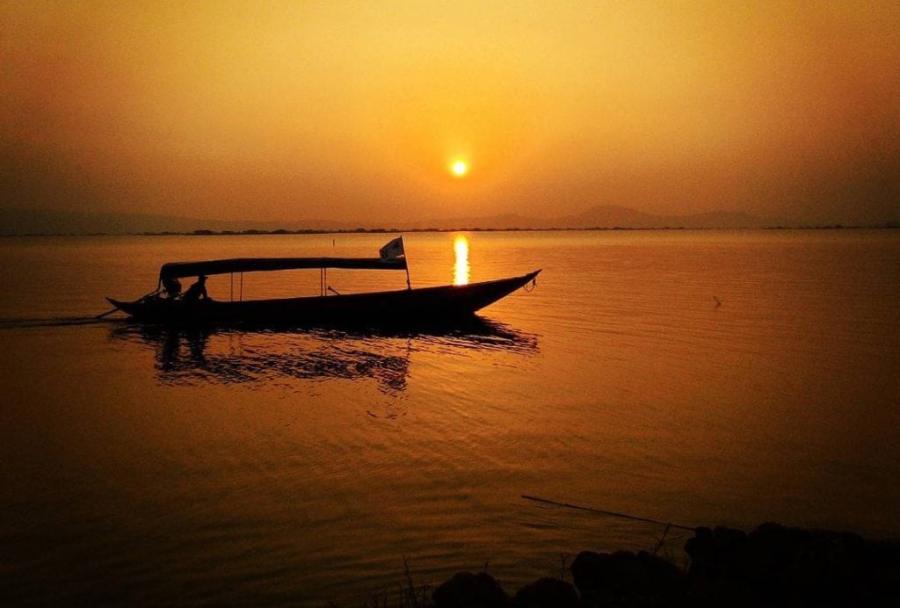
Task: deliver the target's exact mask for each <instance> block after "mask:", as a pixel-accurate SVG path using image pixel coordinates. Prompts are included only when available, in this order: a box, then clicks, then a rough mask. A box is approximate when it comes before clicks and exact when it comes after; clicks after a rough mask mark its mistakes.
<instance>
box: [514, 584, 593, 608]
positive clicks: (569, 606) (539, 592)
mask: <svg viewBox="0 0 900 608" xmlns="http://www.w3.org/2000/svg"><path fill="white" fill-rule="evenodd" d="M513 606H515V608H578V606H579V603H578V592H577V591H576V590H575V587H573V586H572V585H571V584H569V583H567V582H565V581H561V580H559V579H558V578H542V579H540V580H537V581H535V582H533V583H531V584H530V585H525V586H524V587H522V588H521V589H519V592H518V593H516V597H515V600H514V601H513Z"/></svg>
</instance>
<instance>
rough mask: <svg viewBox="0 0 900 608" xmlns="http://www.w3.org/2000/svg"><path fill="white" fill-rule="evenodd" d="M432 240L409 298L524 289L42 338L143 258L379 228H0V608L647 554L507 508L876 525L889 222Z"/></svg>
mask: <svg viewBox="0 0 900 608" xmlns="http://www.w3.org/2000/svg"><path fill="white" fill-rule="evenodd" d="M458 236H459V235H454V234H430V233H417V234H412V235H407V237H406V251H407V255H408V258H409V266H410V272H411V275H412V282H413V286H414V287H422V286H429V285H440V284H449V283H461V282H466V281H472V282H474V281H481V280H487V279H492V278H500V277H506V276H514V275H520V274H524V273H526V272H529V271H531V270H535V269H537V268H543V272H542V274H541V275H540V276H539V278H538V283H537V287H536V289H534V290H533V291H531V292H529V293H526V292H525V291H521V290H520V291H518V292H516V293H515V294H513V295H511V296H510V297H508V298H506V299H504V300H501V301H500V302H498V303H497V304H495V305H493V306H491V307H490V308H488V309H486V310H484V311H483V312H482V314H481V319H482V321H481V322H478V323H475V324H470V325H468V326H464V327H461V328H459V329H457V330H454V331H450V332H436V333H427V332H426V333H416V332H411V333H403V332H394V333H378V332H368V333H363V334H360V333H347V332H341V331H338V330H314V331H309V330H286V331H272V330H258V331H241V330H236V329H231V330H219V331H195V332H189V331H178V330H171V329H165V328H159V327H157V328H154V327H140V326H137V325H134V324H130V323H128V322H125V321H121V320H119V321H108V322H98V323H86V324H71V323H72V322H73V320H74V319H82V318H84V317H86V316H90V315H94V314H97V313H99V312H103V311H105V310H106V309H107V308H108V306H107V304H106V302H105V300H104V299H103V298H104V296H113V297H118V298H123V299H129V298H137V297H139V296H140V295H142V294H144V293H146V292H148V291H150V290H151V289H153V288H154V287H155V285H156V280H157V273H158V271H159V266H160V265H161V264H163V263H164V262H167V261H175V260H189V259H215V258H229V257H241V256H320V255H340V256H372V255H375V254H376V252H377V250H378V247H379V246H381V245H383V244H384V242H385V241H386V240H387V237H385V235H350V234H341V235H305V236H242V237H94V238H90V237H83V238H82V237H77V238H76V237H72V238H51V237H47V238H7V239H0V278H2V284H3V286H4V288H3V295H2V296H0V339H2V342H3V348H2V349H0V394H2V395H3V406H2V407H0V416H2V423H0V463H2V464H0V512H2V514H3V515H2V517H0V546H2V547H3V550H2V551H3V560H2V575H0V581H2V587H0V597H3V598H6V601H9V602H10V603H12V604H38V603H45V604H59V603H73V602H82V603H86V604H99V603H114V604H155V603H182V604H184V603H213V604H238V603H243V604H252V605H266V604H284V603H291V604H299V605H310V606H321V605H324V604H325V603H326V602H328V601H338V602H340V603H341V605H359V604H360V603H362V602H363V601H364V600H365V599H367V598H368V597H369V595H370V594H371V593H373V592H377V591H380V590H382V589H385V588H391V589H393V588H396V586H397V584H398V581H399V580H400V579H401V576H402V572H403V559H404V557H405V558H406V559H407V560H408V563H409V565H410V568H411V570H412V573H413V575H414V577H415V578H416V580H417V581H418V582H423V583H424V582H429V581H430V582H439V581H441V580H443V579H445V578H446V577H447V576H448V575H450V574H452V573H453V572H455V571H457V570H460V569H471V570H479V569H480V568H481V567H482V566H483V565H484V564H485V562H489V564H490V566H489V567H490V570H491V572H492V573H494V574H495V575H497V576H498V578H501V579H502V580H503V581H504V582H505V583H507V584H509V585H510V586H514V585H516V584H520V583H523V582H526V581H529V580H532V579H533V578H535V577H537V576H546V575H551V576H552V575H555V574H557V573H558V572H559V568H560V554H561V553H562V554H568V555H570V556H571V554H572V553H573V552H577V551H579V550H581V549H585V548H592V549H597V550H615V549H620V548H633V549H646V548H649V547H652V546H653V545H654V544H655V542H656V540H657V538H658V536H659V533H660V530H659V529H658V528H655V527H653V526H646V525H643V524H637V523H631V522H623V521H621V520H616V519H609V518H602V517H598V516H593V515H587V514H583V513H578V512H571V511H563V510H555V509H546V508H541V507H538V506H536V505H534V504H530V503H528V502H526V501H523V500H521V498H520V496H521V495H522V494H534V495H539V496H545V497H548V498H553V499H559V500H567V501H571V502H579V503H584V504H589V505H593V506H597V507H600V508H604V509H609V510H613V511H621V512H628V513H635V514H639V515H643V516H646V517H651V518H655V519H660V520H663V521H673V522H678V523H682V524H687V525H701V524H702V525H710V524H729V525H733V526H737V527H749V526H752V525H755V524H757V523H759V522H761V521H767V520H776V521H780V522H784V523H787V524H795V525H803V526H821V527H830V528H838V529H848V530H854V531H857V532H860V533H863V534H866V535H873V536H883V535H888V536H891V535H893V536H897V535H900V525H898V521H900V512H898V505H900V490H898V488H900V486H898V484H897V479H900V410H898V407H897V405H898V403H897V396H898V394H900V374H898V361H900V329H898V327H900V326H898V308H897V300H898V295H900V265H898V264H897V260H898V259H900V234H898V233H897V232H896V231H892V230H881V231H856V230H843V231H796V232H795V231H699V232H691V231H678V232H673V231H668V232H652V231H643V232H564V233H555V232H533V233H527V234H525V233H489V234H488V233H473V234H468V235H463V236H465V237H466V239H467V240H466V241H464V242H465V243H466V246H465V247H464V248H463V247H462V246H461V245H456V246H455V242H456V241H455V239H456V238H457V237H458ZM463 250H464V252H465V253H466V254H467V265H466V264H463V262H462V260H461V259H457V258H455V257H454V256H455V255H456V256H460V255H461V254H462V253H463ZM328 276H329V284H330V285H332V286H333V287H334V288H335V289H336V290H338V291H340V292H341V293H349V292H354V291H372V290H380V289H403V288H405V276H404V275H403V273H402V272H401V273H384V272H358V271H330V272H329V275H328ZM317 281H318V273H316V272H288V273H274V274H271V275H269V274H266V275H260V276H255V275H254V276H251V275H247V276H245V277H244V281H243V285H242V286H241V285H237V284H232V283H231V282H230V280H229V278H228V277H227V276H224V277H214V278H212V279H210V295H211V296H212V297H214V298H219V299H227V298H229V297H230V296H231V293H232V289H235V290H241V289H242V290H243V297H244V298H245V299H249V298H256V297H276V296H287V295H302V294H314V293H318V291H317V290H318V285H317ZM236 293H238V296H236V297H239V295H240V292H236ZM677 542H678V541H677V537H675V539H674V540H673V543H674V544H675V545H677Z"/></svg>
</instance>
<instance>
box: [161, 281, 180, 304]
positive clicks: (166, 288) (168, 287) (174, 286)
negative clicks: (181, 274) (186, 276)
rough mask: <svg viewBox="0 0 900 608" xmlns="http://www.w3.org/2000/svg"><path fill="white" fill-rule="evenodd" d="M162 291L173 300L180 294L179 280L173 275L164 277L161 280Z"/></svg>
mask: <svg viewBox="0 0 900 608" xmlns="http://www.w3.org/2000/svg"><path fill="white" fill-rule="evenodd" d="M162 284H163V293H164V294H165V295H166V297H167V298H169V299H170V300H175V299H177V298H178V297H179V296H180V295H181V281H179V280H178V279H176V278H175V277H165V278H164V279H163V280H162Z"/></svg>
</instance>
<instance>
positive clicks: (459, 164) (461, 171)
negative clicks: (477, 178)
mask: <svg viewBox="0 0 900 608" xmlns="http://www.w3.org/2000/svg"><path fill="white" fill-rule="evenodd" d="M468 172H469V163H467V162H466V161H464V160H455V161H453V162H452V163H450V173H452V174H453V175H455V176H456V177H462V176H464V175H465V174H466V173H468Z"/></svg>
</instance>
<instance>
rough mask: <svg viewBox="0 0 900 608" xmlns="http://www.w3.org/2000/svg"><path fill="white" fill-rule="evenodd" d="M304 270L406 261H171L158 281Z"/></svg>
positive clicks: (393, 265) (396, 265) (397, 265)
mask: <svg viewBox="0 0 900 608" xmlns="http://www.w3.org/2000/svg"><path fill="white" fill-rule="evenodd" d="M301 268H353V269H360V270H406V258H405V257H401V258H394V259H388V260H385V259H382V258H231V259H227V260H207V261H203V262H169V263H168V264H163V265H162V268H160V270H159V278H160V280H162V279H178V278H182V277H196V276H199V275H201V274H205V275H211V274H229V273H232V272H261V271H270V270H295V269H301Z"/></svg>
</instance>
